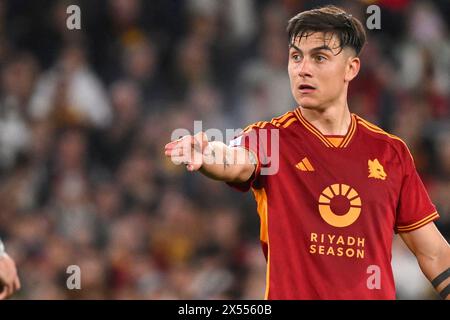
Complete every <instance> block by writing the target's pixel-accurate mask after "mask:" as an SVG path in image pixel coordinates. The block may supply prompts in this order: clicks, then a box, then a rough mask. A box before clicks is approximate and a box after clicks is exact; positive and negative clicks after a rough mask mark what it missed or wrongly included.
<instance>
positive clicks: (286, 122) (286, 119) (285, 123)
mask: <svg viewBox="0 0 450 320" xmlns="http://www.w3.org/2000/svg"><path fill="white" fill-rule="evenodd" d="M297 120H298V118H297V116H296V115H295V113H294V111H288V112H286V113H284V114H283V115H281V116H278V117H274V118H272V119H271V120H270V121H259V122H255V123H252V124H250V125H248V126H247V127H245V129H244V130H243V132H244V133H247V132H249V131H251V130H258V129H267V130H271V129H286V128H288V127H289V126H290V125H291V124H292V123H294V122H295V121H297Z"/></svg>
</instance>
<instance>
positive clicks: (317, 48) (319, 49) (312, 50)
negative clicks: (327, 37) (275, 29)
mask: <svg viewBox="0 0 450 320" xmlns="http://www.w3.org/2000/svg"><path fill="white" fill-rule="evenodd" d="M289 48H293V49H295V50H297V51H298V52H300V53H303V51H302V50H301V49H300V48H299V47H297V46H296V45H295V44H292V43H291V44H289ZM321 50H327V51H330V52H331V53H333V50H331V48H330V47H329V46H327V45H323V46H320V47H315V48H312V49H311V50H310V52H317V51H321Z"/></svg>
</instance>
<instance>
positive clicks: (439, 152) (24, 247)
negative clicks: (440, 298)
mask: <svg viewBox="0 0 450 320" xmlns="http://www.w3.org/2000/svg"><path fill="white" fill-rule="evenodd" d="M329 3H333V4H336V5H341V6H343V7H344V8H346V9H347V10H349V12H351V13H352V14H353V15H355V16H357V17H359V18H360V19H361V20H362V21H365V20H366V18H367V17H368V15H367V14H366V13H365V10H366V8H367V6H368V5H369V4H377V5H379V6H380V8H381V30H368V34H369V39H368V41H369V42H368V45H367V46H366V48H365V50H364V51H363V53H362V61H363V62H362V70H361V72H360V74H359V76H358V78H357V79H356V80H355V81H354V82H353V83H352V85H351V86H350V90H351V92H350V100H349V105H350V108H351V111H352V112H355V113H357V114H359V115H361V116H362V117H364V118H366V119H367V120H369V121H371V122H374V123H376V124H378V125H379V126H381V127H382V128H384V129H385V130H388V131H390V132H392V133H394V134H396V135H398V136H400V137H401V138H402V139H404V140H405V141H406V142H407V144H408V145H409V147H410V149H411V152H412V154H413V155H414V157H415V160H416V165H417V168H418V171H419V172H420V175H421V177H422V179H423V181H424V183H425V185H426V187H427V189H428V190H429V193H430V195H431V197H432V199H433V201H434V203H435V204H436V206H437V207H438V211H439V213H440V215H441V218H440V220H438V222H437V225H438V228H439V229H440V230H441V232H442V233H443V234H444V235H445V237H446V238H447V240H450V239H449V237H450V106H449V99H450V94H449V93H450V76H449V74H450V36H449V21H450V20H449V19H448V17H450V3H449V2H448V1H447V0H434V1H431V0H428V1H413V0H395V1H394V0H390V1H388V0H386V1H295V0H280V1H275V0H273V1H269V0H265V1H257V0H223V1H211V0H188V1H175V0H149V1H140V0H95V1H88V0H86V1H75V0H73V1H49V0H40V1H32V0H28V1H27V0H14V1H12V0H11V1H5V0H0V175H1V177H0V208H1V209H0V237H1V238H2V239H3V240H4V241H5V243H6V246H7V250H8V252H9V253H10V255H11V256H12V257H13V258H14V259H15V261H16V263H17V265H18V270H19V273H20V277H21V281H22V286H23V288H22V290H20V292H19V293H18V294H16V295H15V298H16V299H79V298H83V299H219V298H221V299H262V298H263V297H264V288H265V261H264V257H263V254H262V251H261V248H260V244H259V235H258V233H259V219H258V216H257V213H256V204H255V201H254V199H253V197H252V195H251V193H248V194H241V193H238V192H236V191H233V190H232V189H231V188H229V187H227V186H226V185H225V184H224V183H219V182H214V181H211V180H209V179H207V178H205V177H203V176H201V175H199V174H194V175H193V174H190V173H187V172H186V171H185V169H184V167H181V166H174V165H172V163H171V162H170V161H168V160H166V159H165V157H164V155H163V149H164V145H165V144H166V143H167V142H168V141H169V140H170V136H171V133H172V131H173V130H174V129H176V128H186V129H188V130H191V131H192V130H193V121H194V120H202V121H203V129H204V130H206V129H208V128H219V129H222V130H224V129H225V128H244V127H245V126H246V125H248V124H249V123H252V122H255V121H260V120H269V119H270V118H272V117H273V116H277V115H280V114H282V113H284V112H286V111H288V110H291V109H294V108H295V107H296V105H295V102H294V101H293V99H292V97H291V93H290V89H289V88H290V87H289V80H288V76H287V52H288V50H287V36H286V33H285V27H286V23H287V20H288V19H289V18H290V17H292V16H293V15H295V14H297V13H298V12H299V11H302V10H305V9H310V8H313V7H315V6H319V5H325V4H329ZM71 4H77V5H79V6H80V8H81V30H73V31H70V30H68V29H67V28H66V19H67V17H68V14H67V13H66V9H67V7H68V6H69V5H71ZM392 264H393V267H394V271H395V278H396V283H397V289H398V298H400V299H435V298H437V295H436V294H435V293H434V291H433V290H432V288H431V286H430V285H429V284H428V282H427V281H426V280H425V278H424V277H423V276H422V274H421V272H420V269H419V267H418V265H417V263H416V260H415V258H414V257H413V256H412V255H411V254H410V253H409V251H408V249H406V248H405V246H404V245H403V244H402V242H401V240H400V241H399V238H398V236H396V240H395V241H394V251H393V260H392ZM69 265H79V266H80V267H81V284H82V290H72V291H70V290H68V289H67V288H66V279H67V277H68V274H66V268H67V267H68V266H69Z"/></svg>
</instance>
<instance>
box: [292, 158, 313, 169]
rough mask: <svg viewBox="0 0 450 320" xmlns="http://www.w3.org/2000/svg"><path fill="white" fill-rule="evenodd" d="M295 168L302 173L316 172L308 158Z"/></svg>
mask: <svg viewBox="0 0 450 320" xmlns="http://www.w3.org/2000/svg"><path fill="white" fill-rule="evenodd" d="M295 167H296V168H297V169H299V170H300V171H314V167H313V166H312V165H311V162H309V160H308V158H306V157H304V158H303V159H302V161H300V162H299V163H297V164H296V165H295Z"/></svg>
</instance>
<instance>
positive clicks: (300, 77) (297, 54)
mask: <svg viewBox="0 0 450 320" xmlns="http://www.w3.org/2000/svg"><path fill="white" fill-rule="evenodd" d="M288 71H289V79H290V81H291V90H292V94H293V96H294V98H295V100H296V101H297V103H298V104H299V105H300V106H302V107H304V108H309V109H318V110H321V109H326V108H327V107H328V106H331V105H334V104H335V103H336V102H338V101H346V94H347V86H348V82H349V81H350V80H352V79H353V78H354V77H355V76H356V74H357V73H358V71H359V59H358V58H357V57H355V56H354V53H353V51H352V49H349V48H345V49H343V50H341V49H340V48H339V39H338V38H337V37H336V36H335V35H326V34H324V33H321V32H316V33H313V34H311V35H309V36H308V37H302V38H301V39H300V38H297V39H296V41H295V42H294V43H293V44H292V45H291V46H290V48H289V64H288Z"/></svg>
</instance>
